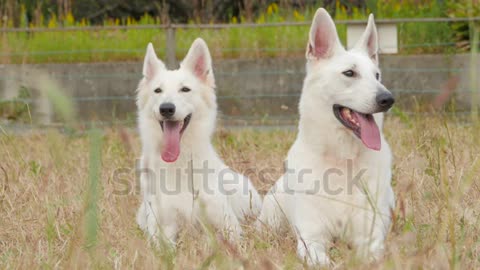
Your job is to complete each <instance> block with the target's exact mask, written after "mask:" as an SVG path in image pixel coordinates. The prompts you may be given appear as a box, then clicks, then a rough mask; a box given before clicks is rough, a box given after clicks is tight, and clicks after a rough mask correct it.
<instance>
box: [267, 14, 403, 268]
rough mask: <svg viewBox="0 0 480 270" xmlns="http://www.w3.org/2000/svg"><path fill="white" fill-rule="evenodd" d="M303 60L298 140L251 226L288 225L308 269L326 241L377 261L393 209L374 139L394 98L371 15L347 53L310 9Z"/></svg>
mask: <svg viewBox="0 0 480 270" xmlns="http://www.w3.org/2000/svg"><path fill="white" fill-rule="evenodd" d="M306 57H307V74H306V77H305V81H304V85H303V90H302V96H301V99H300V104H299V111H300V122H299V128H298V136H297V139H296V141H295V143H294V144H293V146H292V148H291V149H290V151H289V153H288V157H287V166H286V169H287V171H286V173H285V174H284V175H283V176H282V177H281V178H280V179H279V180H278V181H277V183H276V184H275V186H274V187H273V188H272V189H271V190H270V191H269V193H268V194H267V196H266V197H265V199H264V205H263V209H262V213H261V215H260V217H259V224H258V225H259V226H262V224H266V225H269V226H272V227H274V228H277V227H278V226H279V225H280V224H281V223H282V221H284V220H286V221H288V222H289V223H290V224H291V225H292V227H293V229H294V231H295V232H296V234H297V238H298V247H297V252H298V255H299V256H300V257H301V258H305V259H306V260H307V261H308V262H309V263H310V264H322V265H325V264H329V263H330V258H329V257H328V254H327V252H328V245H329V243H330V241H332V239H334V238H341V239H344V240H346V241H349V242H351V244H352V245H353V247H354V248H356V250H357V251H358V254H359V256H360V257H363V258H365V257H369V258H378V257H379V256H380V255H381V254H382V251H383V249H384V240H385V237H386V234H387V231H388V229H389V226H390V219H391V218H390V211H391V208H393V207H394V194H393V190H392V187H391V180H390V179H391V162H392V154H391V152H390V148H389V146H388V144H387V142H386V141H385V139H384V137H383V134H382V132H381V130H382V123H383V112H385V111H387V110H388V109H390V107H391V106H392V105H393V103H394V99H393V96H392V94H391V93H390V92H389V91H388V90H387V89H386V88H385V86H383V84H382V83H381V81H380V70H379V68H378V47H377V31H376V28H375V23H374V21H373V16H372V15H370V18H369V20H368V25H367V28H366V30H365V32H364V33H363V36H362V37H361V39H360V40H359V41H358V42H357V44H356V46H355V47H354V48H352V49H351V50H348V51H347V50H345V49H344V48H343V47H342V45H341V44H340V41H339V38H338V35H337V31H336V29H335V24H334V22H333V20H332V18H331V17H330V15H329V14H328V13H327V11H325V10H324V9H319V10H317V12H316V14H315V17H314V19H313V22H312V25H311V28H310V35H309V41H308V45H307V52H306Z"/></svg>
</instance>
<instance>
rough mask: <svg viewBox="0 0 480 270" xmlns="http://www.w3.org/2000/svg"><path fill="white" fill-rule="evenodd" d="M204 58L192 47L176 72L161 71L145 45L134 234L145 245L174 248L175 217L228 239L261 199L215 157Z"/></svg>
mask: <svg viewBox="0 0 480 270" xmlns="http://www.w3.org/2000/svg"><path fill="white" fill-rule="evenodd" d="M211 62H212V60H211V56H210V52H209V50H208V47H207V45H206V44H205V42H204V41H203V40H202V39H196V40H195V41H194V42H193V44H192V46H191V48H190V50H189V51H188V54H187V56H186V57H185V59H184V60H183V62H182V63H181V65H180V68H179V69H177V70H167V69H166V68H165V65H164V64H163V63H162V62H161V61H160V60H159V59H158V58H157V56H156V54H155V51H154V49H153V46H152V44H149V45H148V48H147V53H146V56H145V61H144V65H143V76H144V78H143V79H142V80H141V81H140V84H139V86H138V100H137V106H138V121H139V129H140V135H141V141H142V146H143V147H142V158H141V165H140V166H141V168H140V169H141V176H140V181H141V190H142V194H143V202H142V204H141V206H140V209H139V211H138V215H137V222H138V224H139V226H140V227H141V228H142V229H143V230H144V231H145V232H147V233H148V235H150V236H151V237H152V238H154V239H155V240H157V241H158V239H164V240H167V241H168V242H170V243H172V244H174V243H175V242H176V237H177V233H178V230H179V224H178V217H179V216H181V217H183V218H186V219H187V220H189V221H190V222H198V221H202V222H209V223H210V224H212V225H214V226H215V227H216V228H218V229H224V230H225V231H226V232H227V233H228V235H229V237H234V238H236V237H238V236H239V234H240V233H241V232H242V229H241V227H240V223H239V222H241V221H243V220H244V218H245V216H256V215H257V214H258V213H259V212H260V209H261V204H262V202H261V198H260V197H259V195H258V193H257V191H256V190H255V188H254V187H253V185H252V184H251V183H250V180H249V179H248V178H246V177H245V176H243V175H240V174H237V173H235V172H234V171H232V170H231V169H229V168H228V167H227V166H226V165H225V164H224V163H223V162H222V160H221V159H220V158H219V157H218V155H217V154H216V152H215V150H214V148H213V146H212V144H211V136H212V133H213V131H214V128H215V120H216V113H217V103H216V96H215V81H214V76H213V70H212V64H211Z"/></svg>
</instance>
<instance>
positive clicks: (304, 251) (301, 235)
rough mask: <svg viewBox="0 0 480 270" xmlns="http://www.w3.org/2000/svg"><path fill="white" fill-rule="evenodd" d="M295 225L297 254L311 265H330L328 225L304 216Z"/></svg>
mask: <svg viewBox="0 0 480 270" xmlns="http://www.w3.org/2000/svg"><path fill="white" fill-rule="evenodd" d="M300 220H301V222H297V223H296V224H295V226H294V228H295V231H296V234H297V254H298V256H299V257H300V258H301V259H304V260H305V261H306V262H307V264H309V265H322V266H328V265H330V264H331V261H330V258H329V257H328V255H327V246H328V244H329V241H330V240H331V239H330V237H329V234H328V230H327V227H326V226H325V225H324V224H323V223H322V222H314V221H313V220H312V219H307V218H305V217H304V218H303V219H300Z"/></svg>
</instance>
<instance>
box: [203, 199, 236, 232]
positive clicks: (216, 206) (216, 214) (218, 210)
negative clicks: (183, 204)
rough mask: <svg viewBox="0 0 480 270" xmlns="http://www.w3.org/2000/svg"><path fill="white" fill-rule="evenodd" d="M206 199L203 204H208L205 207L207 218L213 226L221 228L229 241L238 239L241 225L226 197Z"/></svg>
mask: <svg viewBox="0 0 480 270" xmlns="http://www.w3.org/2000/svg"><path fill="white" fill-rule="evenodd" d="M208 199H209V200H210V202H209V203H207V202H206V203H205V205H209V206H208V208H205V210H206V211H205V214H206V216H207V218H208V220H209V221H210V222H211V223H212V224H213V226H214V227H215V228H217V229H220V230H223V231H224V232H225V233H226V237H227V238H228V239H229V240H230V241H235V240H239V239H240V236H241V235H242V227H241V226H240V222H239V221H238V219H237V217H236V215H235V213H234V211H233V209H232V207H231V206H230V205H229V204H228V202H227V200H226V198H222V199H220V198H208Z"/></svg>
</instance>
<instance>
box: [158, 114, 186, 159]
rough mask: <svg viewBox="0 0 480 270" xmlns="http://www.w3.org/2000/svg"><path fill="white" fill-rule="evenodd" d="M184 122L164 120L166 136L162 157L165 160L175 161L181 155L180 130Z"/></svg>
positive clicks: (164, 133)
mask: <svg viewBox="0 0 480 270" xmlns="http://www.w3.org/2000/svg"><path fill="white" fill-rule="evenodd" d="M181 130H182V124H181V122H180V121H165V122H163V135H164V138H165V142H164V146H163V150H162V159H163V160H164V161H165V162H174V161H176V160H177V158H178V156H179V155H180V131H181Z"/></svg>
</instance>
